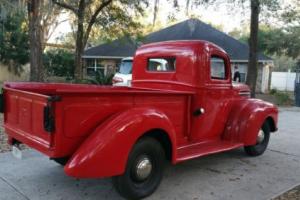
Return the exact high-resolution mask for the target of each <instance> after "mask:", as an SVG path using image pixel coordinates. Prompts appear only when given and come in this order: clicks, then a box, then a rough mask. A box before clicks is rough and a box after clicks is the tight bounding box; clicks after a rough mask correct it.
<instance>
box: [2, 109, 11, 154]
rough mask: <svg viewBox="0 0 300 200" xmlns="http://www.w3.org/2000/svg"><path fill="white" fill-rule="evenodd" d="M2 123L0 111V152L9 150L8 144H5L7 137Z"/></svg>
mask: <svg viewBox="0 0 300 200" xmlns="http://www.w3.org/2000/svg"><path fill="white" fill-rule="evenodd" d="M2 123H3V114H1V113H0V153H3V152H7V151H10V146H9V145H8V144H7V137H6V134H4V129H3V126H2Z"/></svg>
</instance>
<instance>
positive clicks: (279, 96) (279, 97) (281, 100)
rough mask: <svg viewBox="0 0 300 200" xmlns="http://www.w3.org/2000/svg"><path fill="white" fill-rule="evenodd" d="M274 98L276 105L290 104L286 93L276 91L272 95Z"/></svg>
mask: <svg viewBox="0 0 300 200" xmlns="http://www.w3.org/2000/svg"><path fill="white" fill-rule="evenodd" d="M274 96H275V98H276V104H277V105H290V104H291V99H290V97H289V95H288V94H287V93H284V92H278V91H277V92H276V93H275V94H274Z"/></svg>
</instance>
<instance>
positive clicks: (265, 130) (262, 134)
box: [244, 122, 270, 156]
mask: <svg viewBox="0 0 300 200" xmlns="http://www.w3.org/2000/svg"><path fill="white" fill-rule="evenodd" d="M269 139H270V127H269V124H268V123H267V122H265V123H264V124H263V126H262V127H261V129H260V130H259V132H258V135H257V138H256V144H255V145H251V146H245V147H244V149H245V152H246V153H247V154H248V155H250V156H259V155H262V154H263V153H264V152H265V151H266V149H267V146H268V144H269Z"/></svg>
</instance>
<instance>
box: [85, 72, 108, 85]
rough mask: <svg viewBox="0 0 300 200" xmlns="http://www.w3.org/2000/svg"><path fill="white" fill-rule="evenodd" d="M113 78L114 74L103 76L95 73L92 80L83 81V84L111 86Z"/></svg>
mask: <svg viewBox="0 0 300 200" xmlns="http://www.w3.org/2000/svg"><path fill="white" fill-rule="evenodd" d="M113 77H114V74H108V75H104V74H102V73H101V72H100V71H97V72H96V74H95V76H94V77H93V79H85V80H83V82H84V83H91V84H96V85H112V79H113Z"/></svg>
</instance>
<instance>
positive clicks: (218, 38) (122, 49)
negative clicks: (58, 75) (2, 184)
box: [83, 19, 273, 93]
mask: <svg viewBox="0 0 300 200" xmlns="http://www.w3.org/2000/svg"><path fill="white" fill-rule="evenodd" d="M167 40H207V41H210V42H213V43H215V44H217V45H218V46H220V47H222V48H223V49H224V50H225V51H226V52H227V53H228V54H229V56H230V58H231V61H232V72H233V74H234V71H235V70H238V71H239V72H240V74H241V81H242V82H245V81H246V77H247V67H248V56H249V47H248V45H246V44H244V43H242V42H240V41H238V40H236V39H234V38H233V37H231V36H229V35H227V34H225V33H223V32H221V31H219V30H217V29H215V28H213V27H212V26H210V25H208V24H205V23H203V22H202V21H200V20H198V19H189V20H186V21H183V22H181V23H178V24H175V25H172V26H170V27H167V28H164V29H162V30H159V31H156V32H153V33H150V34H149V35H147V36H145V38H144V40H143V41H142V43H144V44H145V43H151V42H160V41H167ZM138 46H139V45H137V42H135V41H133V40H131V39H129V38H122V39H118V40H114V41H112V42H110V43H106V44H101V45H99V46H95V47H92V48H89V49H87V50H86V51H85V52H84V55H83V59H84V63H85V65H84V66H85V67H84V72H85V74H86V75H91V74H93V73H94V72H95V71H97V70H100V71H101V72H103V73H104V74H107V73H113V72H115V71H116V70H117V67H118V63H119V62H120V61H121V59H122V58H124V57H129V56H134V53H135V51H136V49H137V48H138ZM258 63H259V65H258V75H257V88H256V90H257V92H262V93H265V92H267V91H268V86H269V79H270V67H272V66H273V61H272V59H271V58H269V57H267V56H265V55H263V54H259V55H258ZM236 68H237V69H236Z"/></svg>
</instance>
